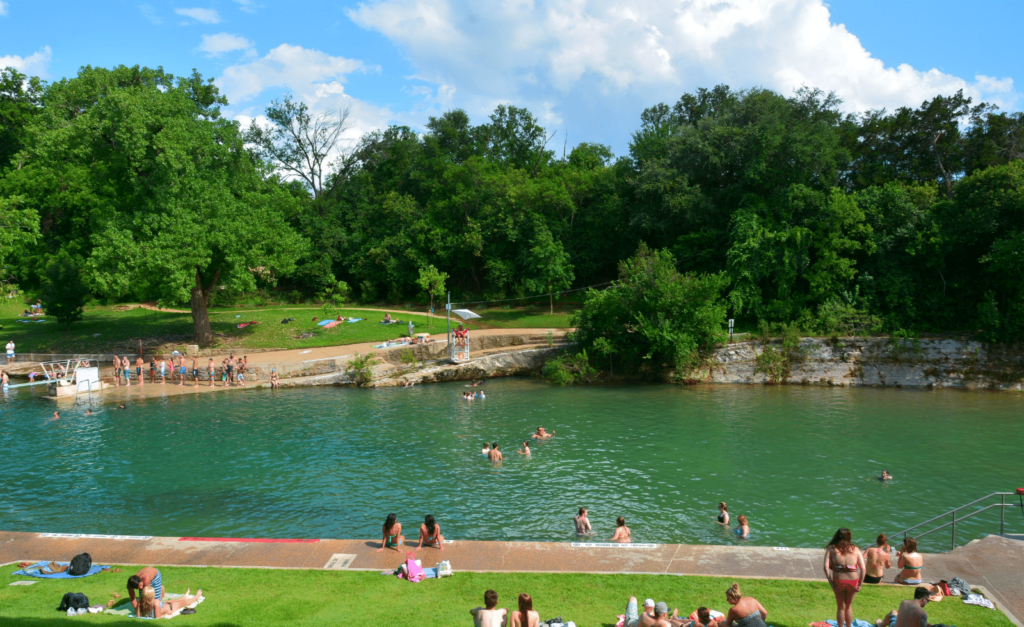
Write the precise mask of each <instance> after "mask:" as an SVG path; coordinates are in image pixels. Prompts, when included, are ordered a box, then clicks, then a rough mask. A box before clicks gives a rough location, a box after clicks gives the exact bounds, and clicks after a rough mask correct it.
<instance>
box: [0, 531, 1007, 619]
mask: <svg viewBox="0 0 1024 627" xmlns="http://www.w3.org/2000/svg"><path fill="white" fill-rule="evenodd" d="M588 545H589V546H588ZM379 547H380V541H379V540H269V539H199V538H160V537H138V536H88V535H81V534H40V533H25V532H9V531H0V564H3V563H16V562H20V561H40V560H58V561H68V560H70V559H71V558H72V557H73V556H75V555H77V554H78V553H83V552H88V553H89V554H91V555H92V558H93V561H94V562H95V563H97V564H125V565H155V566H214V567H235V568H243V567H244V568H302V569H318V570H320V569H326V570H383V569H390V568H395V567H397V566H398V565H399V564H400V563H401V562H402V561H403V560H404V558H405V548H406V547H403V550H402V551H400V552H399V551H395V550H391V549H388V550H385V551H382V552H378V551H377V549H378V548H379ZM413 547H415V544H413ZM413 547H409V548H410V549H412V548H413ZM416 554H417V556H418V557H420V558H421V559H422V560H423V563H424V566H432V565H434V564H435V563H436V562H438V561H440V560H442V559H446V560H450V561H451V563H452V567H453V568H454V569H455V570H456V571H477V572H545V573H551V572H564V573H595V574H596V573H625V574H663V575H703V576H715V577H732V578H765V579H772V578H776V579H800V580H816V581H821V580H823V578H824V577H823V574H822V570H821V567H822V551H821V550H820V549H797V548H781V547H778V548H777V547H761V546H708V545H688V544H650V545H648V544H637V545H610V544H607V543H598V542H593V543H569V542H477V541H462V540H457V541H454V542H452V543H450V544H446V545H445V548H444V551H438V550H437V549H430V548H424V549H420V550H419V551H417V552H416ZM1022 566H1024V542H1021V541H1020V540H1016V539H1010V538H1003V537H1000V536H987V537H986V538H984V539H982V540H975V541H974V542H971V543H969V544H967V545H966V546H962V547H958V548H956V549H955V550H953V551H951V552H949V553H938V554H928V555H926V556H925V571H924V572H925V577H926V581H929V582H934V581H938V580H940V579H947V580H949V579H952V578H953V577H961V578H962V579H964V580H965V581H967V582H968V583H970V584H971V585H972V586H976V587H981V588H984V589H985V592H986V596H987V597H988V598H989V599H991V600H992V601H993V602H994V603H995V604H996V605H997V606H998V607H999V608H1000V609H1001V610H1003V612H1004V613H1006V615H1007V616H1009V618H1010V620H1011V621H1013V623H1014V624H1016V625H1018V627H1020V626H1021V625H1022V623H1021V619H1022V618H1024V575H1022V574H1021V573H1022ZM12 572H13V571H12ZM896 572H897V571H896V570H895V569H889V570H888V571H887V572H886V576H885V579H886V580H891V579H892V577H893V576H895V574H896ZM909 594H910V588H909V587H908V595H909Z"/></svg>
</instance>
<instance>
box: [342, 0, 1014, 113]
mask: <svg viewBox="0 0 1024 627" xmlns="http://www.w3.org/2000/svg"><path fill="white" fill-rule="evenodd" d="M349 17H350V18H351V19H352V20H353V21H355V22H356V23H357V24H359V25H360V26H363V27H364V28H368V29H373V30H376V31H379V32H380V33H382V34H383V35H385V36H387V37H388V38H389V39H391V40H392V41H393V42H395V43H396V44H398V45H399V46H401V47H402V48H403V49H404V50H405V51H406V53H407V54H408V55H409V57H410V59H411V60H412V62H413V64H414V65H415V66H416V69H417V72H418V74H419V75H421V76H422V77H424V78H426V79H427V80H429V81H431V82H434V83H436V84H439V85H454V86H457V87H458V89H459V93H460V94H462V103H463V106H465V103H468V102H474V101H476V102H479V103H480V104H482V103H484V102H489V101H493V100H494V99H499V100H516V101H518V102H520V103H522V102H526V103H527V104H529V106H531V108H533V109H535V110H536V111H538V112H543V113H542V115H544V116H545V117H547V118H548V119H549V120H551V121H554V122H555V123H557V120H558V118H559V116H560V113H559V109H564V108H566V107H579V106H581V105H580V104H579V103H578V101H579V99H580V93H579V92H584V93H586V94H587V95H591V94H592V95H595V96H599V97H608V98H609V99H610V100H615V99H618V100H623V99H625V98H629V99H630V100H632V101H636V100H637V99H641V100H643V101H644V106H647V105H649V104H653V103H654V102H656V101H657V100H669V101H673V100H675V99H676V98H678V97H679V95H681V94H682V93H683V92H686V91H689V90H692V89H694V88H696V87H712V86H714V85H716V84H720V83H726V84H729V85H730V86H732V87H734V88H744V87H753V86H764V87H768V88H771V89H775V90H777V91H780V92H782V93H784V94H787V95H788V94H790V93H791V92H792V90H793V89H796V88H798V87H800V86H802V85H807V86H811V87H819V88H821V89H824V90H826V91H835V92H836V93H837V94H838V95H839V96H840V97H841V98H842V99H843V100H844V101H845V105H844V108H846V109H849V110H864V109H868V108H880V107H887V108H890V109H891V108H893V107H896V106H902V105H910V106H917V105H919V104H920V103H921V102H923V101H924V100H927V99H930V98H932V97H934V96H935V95H937V94H949V93H952V92H955V91H956V90H958V89H963V90H964V92H965V93H966V94H968V95H971V96H973V97H975V98H986V99H988V100H989V101H992V102H996V103H997V104H1002V105H1004V106H1005V105H1006V104H1012V102H1013V101H1014V100H1015V99H1016V95H1017V94H1016V92H1015V91H1014V90H1013V84H1012V80H1011V79H1009V78H1004V79H995V78H990V77H985V76H978V77H975V79H974V80H965V79H964V78H961V77H958V76H954V75H950V74H947V73H943V72H940V71H939V70H936V69H931V70H924V71H922V70H918V69H915V68H913V67H911V66H910V65H907V64H901V65H898V66H897V67H886V66H885V64H884V63H882V61H880V60H879V59H876V58H874V57H872V56H871V54H870V53H869V52H868V51H867V50H865V49H864V47H863V45H861V42H860V40H859V39H858V38H857V37H856V36H854V35H853V34H851V33H850V32H849V31H848V30H847V29H846V27H845V26H844V25H842V24H833V23H832V22H831V16H830V14H829V11H828V8H827V6H826V5H825V4H824V2H823V1H822V0H673V1H668V2H666V1H665V0H633V1H632V2H629V3H622V2H619V1H617V0H551V1H548V2H544V1H543V0H542V1H536V2H535V1H534V0H507V1H506V2H503V3H500V4H494V5H488V7H487V8H486V9H484V8H482V5H480V4H479V3H478V2H474V1H471V0H381V1H379V2H373V3H370V4H361V5H359V6H358V7H357V8H355V9H352V10H350V11H349Z"/></svg>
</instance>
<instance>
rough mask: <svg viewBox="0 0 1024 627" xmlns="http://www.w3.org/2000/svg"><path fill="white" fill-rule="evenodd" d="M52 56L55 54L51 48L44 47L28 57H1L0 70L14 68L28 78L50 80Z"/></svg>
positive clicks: (12, 55) (10, 55)
mask: <svg viewBox="0 0 1024 627" xmlns="http://www.w3.org/2000/svg"><path fill="white" fill-rule="evenodd" d="M52 56H53V52H52V51H51V50H50V47H49V46H43V47H42V48H41V49H40V50H39V51H38V52H35V53H32V54H30V55H29V56H27V57H21V56H18V55H16V54H9V55H7V56H0V68H5V67H12V68H14V69H16V70H18V71H19V72H21V73H22V74H26V75H28V76H38V77H40V78H49V72H48V69H49V65H50V58H51V57H52Z"/></svg>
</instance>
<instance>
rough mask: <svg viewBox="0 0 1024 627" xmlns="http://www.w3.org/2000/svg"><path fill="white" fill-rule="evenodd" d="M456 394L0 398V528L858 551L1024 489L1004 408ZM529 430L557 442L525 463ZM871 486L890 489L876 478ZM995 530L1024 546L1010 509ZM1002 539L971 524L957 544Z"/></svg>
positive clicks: (939, 395)
mask: <svg viewBox="0 0 1024 627" xmlns="http://www.w3.org/2000/svg"><path fill="white" fill-rule="evenodd" d="M464 389H465V388H464V387H463V385H461V384H443V385H435V386H423V387H415V388H411V389H384V390H356V389H341V388H327V389H298V390H280V391H270V390H249V391H245V392H224V393H212V394H203V395H199V396H196V397H192V396H186V397H178V398H159V399H151V400H148V401H139V402H133V403H129V406H128V408H127V409H126V410H119V409H117V407H116V405H111V404H103V403H99V404H97V405H94V406H93V411H94V412H95V414H94V415H92V416H86V415H85V409H86V406H85V405H77V406H73V405H65V406H64V407H62V414H63V417H62V418H61V419H60V420H58V421H53V420H51V414H52V412H53V402H52V401H50V400H48V399H44V398H40V397H38V396H36V395H34V394H33V393H32V392H30V391H28V390H16V391H13V392H11V393H10V394H9V395H8V396H7V397H5V398H3V399H2V400H0V447H2V450H3V452H4V453H3V455H2V456H0V529H5V530H12V531H47V532H74V533H113V534H133V535H134V534H144V535H159V536H179V535H180V536H184V535H188V536H225V537H227V536H230V537H274V538H337V537H357V538H374V537H378V535H379V531H380V525H381V522H383V519H384V516H385V515H386V514H387V513H388V512H391V511H394V512H397V513H398V514H399V520H400V521H403V522H404V524H405V527H406V529H408V530H410V531H411V532H413V533H415V529H416V528H417V527H418V525H419V523H420V522H421V521H422V516H423V515H424V514H428V513H429V514H434V515H435V516H436V517H437V519H438V521H439V522H440V523H441V525H442V528H443V531H444V533H445V534H446V535H447V536H448V537H449V538H453V539H474V540H499V539H513V540H543V541H570V540H575V536H574V534H573V526H572V516H573V514H574V513H575V510H576V508H577V507H579V506H581V505H586V506H587V507H589V509H590V519H591V522H592V524H593V525H594V527H595V530H596V532H597V534H596V538H597V539H607V538H610V537H611V534H612V532H613V530H614V520H615V517H617V516H619V515H623V516H625V517H626V520H627V524H628V525H629V526H630V527H631V528H632V530H633V537H634V540H635V541H639V542H685V543H710V544H727V543H736V542H739V540H738V539H737V538H736V537H735V536H734V535H733V534H732V533H730V532H729V531H727V530H723V529H722V528H721V527H720V526H719V525H717V524H716V523H715V522H714V517H715V514H716V513H717V512H716V505H717V503H718V502H719V501H721V500H724V501H727V502H728V503H729V509H730V512H731V513H732V515H733V518H734V519H735V517H736V516H737V515H738V514H746V515H747V516H748V517H749V519H750V525H751V529H752V537H751V539H750V542H751V543H752V544H758V545H769V546H805V547H806V546H821V545H823V544H824V543H826V542H827V540H828V539H829V537H830V536H831V533H832V532H834V531H835V529H836V528H837V527H839V526H849V527H850V528H852V529H853V530H854V534H855V535H854V537H855V541H857V542H859V543H862V544H863V543H867V542H870V541H871V540H873V538H874V536H875V535H876V534H877V533H878V532H880V531H887V532H894V531H898V530H900V529H902V528H904V527H907V526H910V525H912V524H916V523H918V522H921V521H923V520H925V519H927V518H930V517H932V516H934V515H938V514H939V513H942V512H943V511H945V510H947V509H951V508H952V507H954V506H957V505H962V504H964V503H966V502H968V501H971V500H973V499H975V498H977V497H979V496H982V495H984V494H988V493H989V492H993V491H997V490H1007V491H1009V490H1012V489H1014V488H1016V487H1017V486H1019V485H1024V476H1022V473H1021V468H1022V464H1021V457H1020V455H1021V450H1022V448H1024V447H1022V445H1024V430H1022V429H1021V424H1022V421H1021V415H1022V414H1021V412H1022V410H1024V398H1022V397H1021V396H1019V395H1014V394H998V393H964V392H954V391H932V392H924V391H920V392H915V391H907V390H886V389H838V388H834V389H829V388H818V387H813V388H805V387H751V386H736V387H731V386H714V387H695V388H681V387H675V386H630V387H626V386H612V387H594V388H553V387H549V386H548V385H546V384H544V383H541V382H539V381H535V380H529V379H503V380H492V381H489V382H488V383H487V384H486V385H485V387H484V389H485V390H486V391H487V393H488V398H487V399H486V400H482V401H473V402H466V401H463V400H462V399H461V398H460V395H461V392H462V391H463V390H464ZM538 425H544V426H545V427H546V428H547V429H548V430H549V431H550V430H552V429H554V430H556V431H557V436H556V438H554V439H553V440H551V441H548V442H543V443H540V444H538V445H536V446H535V447H534V453H533V455H532V457H531V458H529V459H524V458H523V457H522V456H520V455H517V454H516V447H517V445H519V444H520V443H521V441H522V440H523V439H524V438H525V437H527V436H528V435H529V433H530V432H532V431H533V430H534V429H535V428H536V427H537V426H538ZM485 440H488V441H494V440H496V441H498V442H499V443H500V444H501V445H502V449H504V450H505V454H506V461H505V462H504V463H503V464H501V465H500V466H492V465H491V464H490V463H488V462H487V461H486V460H485V459H484V458H483V457H481V455H480V448H481V446H482V444H483V442H484V441H485ZM882 468H886V469H888V470H889V471H890V472H891V473H892V474H893V475H894V476H895V480H894V481H892V482H891V483H888V484H882V483H881V482H879V481H877V480H875V479H874V477H875V476H877V475H878V474H879V472H880V471H881V470H882ZM1007 522H1008V530H1009V531H1014V532H1017V533H1020V532H1022V531H1024V518H1022V514H1021V511H1020V509H1019V508H1018V509H1017V510H1007ZM998 524H999V514H998V512H996V511H990V512H988V513H986V514H983V515H982V517H979V518H978V519H974V520H971V521H967V522H965V523H963V524H962V526H961V531H960V533H959V534H958V536H959V537H960V538H961V540H960V542H961V543H964V542H966V541H967V540H969V539H971V538H974V537H980V535H982V534H985V533H992V532H998ZM948 542H949V535H948V533H946V534H940V535H938V536H937V538H936V540H934V541H933V542H930V543H928V544H927V545H926V546H927V548H929V549H931V550H948Z"/></svg>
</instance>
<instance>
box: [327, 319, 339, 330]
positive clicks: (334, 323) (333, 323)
mask: <svg viewBox="0 0 1024 627" xmlns="http://www.w3.org/2000/svg"><path fill="white" fill-rule="evenodd" d="M339 324H341V323H340V322H338V321H337V320H330V321H328V322H327V324H325V325H323V326H324V328H325V329H333V328H334V327H336V326H338V325H339Z"/></svg>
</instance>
